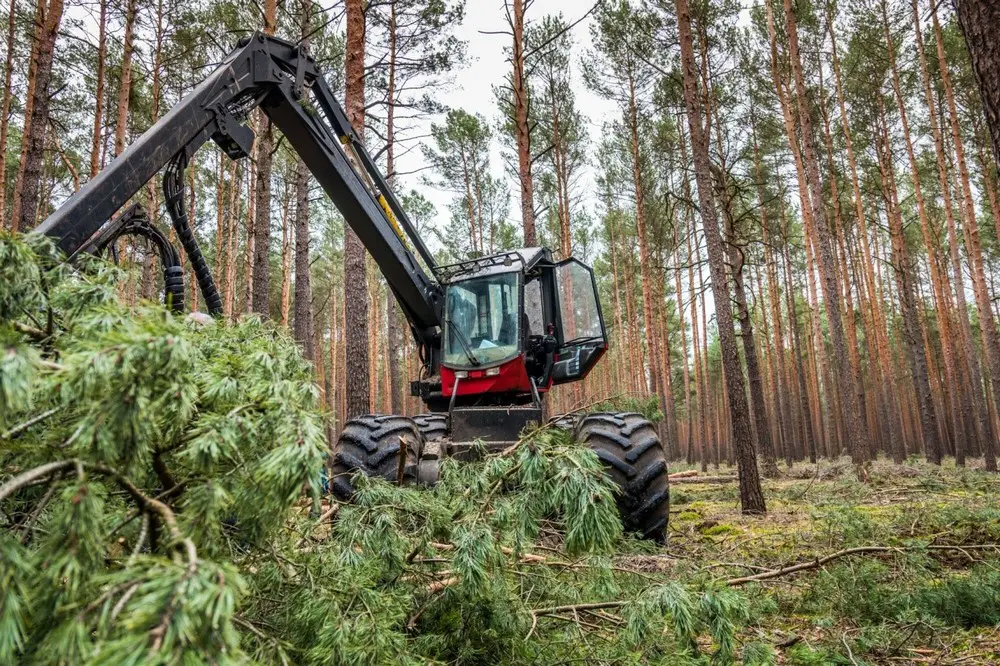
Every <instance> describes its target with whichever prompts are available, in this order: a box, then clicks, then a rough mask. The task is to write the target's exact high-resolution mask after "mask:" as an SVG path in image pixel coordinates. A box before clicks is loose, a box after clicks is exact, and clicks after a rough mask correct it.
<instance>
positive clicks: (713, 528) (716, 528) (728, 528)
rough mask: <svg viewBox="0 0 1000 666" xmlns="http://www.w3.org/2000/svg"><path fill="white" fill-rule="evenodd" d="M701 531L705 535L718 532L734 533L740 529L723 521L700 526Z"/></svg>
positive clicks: (714, 534) (717, 533) (712, 534)
mask: <svg viewBox="0 0 1000 666" xmlns="http://www.w3.org/2000/svg"><path fill="white" fill-rule="evenodd" d="M700 531H701V533H702V534H704V535H705V536H717V535H720V534H734V533H736V532H739V531H740V530H739V529H738V528H736V527H733V526H732V525H726V524H724V523H719V524H717V525H710V526H708V527H705V528H702V529H701V530H700Z"/></svg>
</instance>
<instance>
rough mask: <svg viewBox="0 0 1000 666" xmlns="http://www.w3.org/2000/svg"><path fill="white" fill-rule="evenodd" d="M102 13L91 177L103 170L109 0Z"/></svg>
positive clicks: (91, 143) (106, 1)
mask: <svg viewBox="0 0 1000 666" xmlns="http://www.w3.org/2000/svg"><path fill="white" fill-rule="evenodd" d="M99 2H100V5H101V14H100V18H99V19H98V27H97V85H96V88H95V89H94V133H93V135H92V136H91V140H90V177H91V178H93V177H94V176H96V175H97V172H98V171H100V170H101V139H102V138H103V136H104V131H103V130H104V128H103V125H104V72H105V64H104V63H105V60H107V57H108V37H107V32H108V26H107V22H108V0H99Z"/></svg>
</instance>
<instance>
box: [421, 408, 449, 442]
mask: <svg viewBox="0 0 1000 666" xmlns="http://www.w3.org/2000/svg"><path fill="white" fill-rule="evenodd" d="M413 422H414V423H416V424H417V428H419V429H420V433H421V434H422V435H423V436H424V441H425V442H436V441H438V440H439V439H444V438H445V437H447V436H448V415H447V414H438V413H434V412H428V413H427V414H417V415H416V416H414V417H413Z"/></svg>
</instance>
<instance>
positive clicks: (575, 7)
mask: <svg viewBox="0 0 1000 666" xmlns="http://www.w3.org/2000/svg"><path fill="white" fill-rule="evenodd" d="M592 4H593V3H592V2H591V0H536V1H535V3H534V4H533V5H532V6H531V8H530V11H529V13H528V17H527V18H528V20H529V21H534V20H539V19H541V17H543V16H545V15H546V14H559V13H560V12H561V13H562V15H563V18H564V19H566V20H567V22H570V23H572V22H573V21H576V20H577V19H579V18H580V17H581V16H583V15H584V14H586V12H587V10H588V9H590V7H591V5H592ZM465 14H466V15H465V21H464V22H463V24H462V25H461V26H459V27H458V28H457V29H456V30H455V35H456V36H457V37H458V38H459V39H462V40H464V41H466V42H467V43H468V58H467V59H466V61H465V62H464V63H462V65H461V67H460V68H459V69H458V70H457V71H456V72H455V75H454V83H453V84H452V85H451V86H450V87H448V88H447V89H443V90H442V91H441V95H440V97H439V99H440V101H441V102H442V103H444V104H445V105H447V106H449V107H454V108H462V109H465V110H466V111H468V112H470V113H478V114H481V115H482V116H484V117H485V118H486V119H487V120H488V121H489V122H490V124H491V125H492V126H493V127H494V128H495V127H496V125H497V124H498V122H499V120H500V114H499V112H498V109H497V104H496V99H495V97H494V95H493V86H495V85H498V84H500V83H501V82H502V81H503V79H504V77H505V76H506V75H507V73H508V72H509V71H510V67H511V65H510V63H509V62H507V60H506V58H505V56H504V51H503V49H504V47H507V46H510V41H511V39H510V37H509V36H507V35H484V34H481V32H480V31H487V32H488V31H498V30H503V29H504V28H505V18H504V10H503V0H467V3H466V10H465ZM590 26H591V17H590V16H588V17H587V18H585V19H584V20H583V21H582V22H581V23H580V24H578V25H577V26H576V27H574V28H573V31H572V33H571V34H572V37H573V39H574V46H575V48H574V53H573V63H572V67H573V72H572V82H573V89H574V91H575V93H576V104H577V108H579V109H580V112H581V113H582V114H583V115H584V117H586V118H587V119H588V120H589V124H590V127H589V131H590V136H591V139H592V140H593V138H594V137H597V136H598V133H599V130H600V127H601V125H602V123H603V122H604V121H605V120H608V119H610V118H611V117H612V116H613V115H614V114H615V112H616V107H615V105H614V103H613V102H609V101H607V100H605V99H603V98H601V97H599V96H597V95H595V94H593V93H592V92H591V91H590V90H588V89H587V87H586V86H585V85H584V84H583V77H582V76H581V74H580V59H581V58H582V57H583V55H584V53H585V52H586V48H587V44H588V43H589V39H590ZM429 125H430V123H429V122H428V127H427V131H429V129H430V128H429ZM425 133H426V132H424V131H421V132H416V134H421V135H422V134H425ZM424 141H430V139H425V140H424ZM493 148H494V150H493V156H492V160H491V162H492V167H493V172H494V174H495V175H496V176H498V177H503V178H504V179H505V182H507V183H508V185H509V187H510V190H511V207H510V216H511V219H512V220H514V221H517V222H518V223H519V222H520V201H519V197H520V192H519V190H518V188H517V183H516V182H515V181H514V180H513V178H511V177H510V176H509V175H508V174H505V173H504V160H503V158H502V157H501V152H500V141H499V140H495V141H494V147H493ZM399 162H400V164H399V171H400V172H401V173H407V172H413V171H415V170H417V169H420V168H421V167H423V166H425V161H424V159H423V155H422V153H421V151H420V150H411V151H409V152H408V153H407V154H406V156H405V157H401V158H400V160H399ZM593 182H594V179H593V172H592V170H591V169H590V168H589V167H588V170H587V172H586V173H585V174H584V175H583V177H582V178H581V179H580V183H579V187H580V188H581V189H584V190H586V191H590V192H592V191H593V190H594V187H593ZM404 187H405V188H406V189H407V190H408V189H410V188H414V189H417V190H419V191H420V192H421V193H422V194H423V195H424V196H425V197H427V198H428V199H429V200H430V201H431V202H433V203H434V205H435V206H436V207H437V219H436V221H435V222H436V224H437V225H438V226H439V227H443V226H444V224H445V223H446V222H447V219H448V215H449V212H448V204H449V203H450V201H451V199H452V196H453V195H452V194H450V193H448V192H444V191H442V190H437V189H435V188H431V187H428V186H426V185H423V184H422V183H421V179H420V177H419V176H417V175H411V176H405V177H404ZM584 194H585V193H584ZM583 201H584V205H585V206H587V207H588V208H592V207H593V205H594V203H595V201H596V200H595V199H594V197H593V196H587V195H584V197H583ZM518 227H520V224H518Z"/></svg>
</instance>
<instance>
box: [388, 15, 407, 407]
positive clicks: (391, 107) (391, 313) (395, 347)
mask: <svg viewBox="0 0 1000 666" xmlns="http://www.w3.org/2000/svg"><path fill="white" fill-rule="evenodd" d="M396 2H397V0H389V87H388V89H387V90H386V99H387V100H388V107H387V109H386V125H385V126H386V132H385V134H386V149H385V170H386V177H387V178H388V181H389V186H390V187H393V186H395V184H396V175H395V173H394V172H395V170H396V57H397V56H396V50H397V35H396V30H397V26H396ZM385 313H386V318H387V319H388V335H389V344H388V346H387V352H388V358H387V361H388V368H387V370H388V377H389V401H390V407H389V411H390V412H391V413H393V414H401V413H402V412H403V410H404V405H403V391H402V377H401V376H400V367H399V364H400V358H399V354H400V351H401V350H402V348H403V346H404V341H403V338H402V331H401V329H400V326H399V314H400V313H399V306H398V305H397V304H396V297H395V296H393V295H392V290H391V289H386V290H385Z"/></svg>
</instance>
